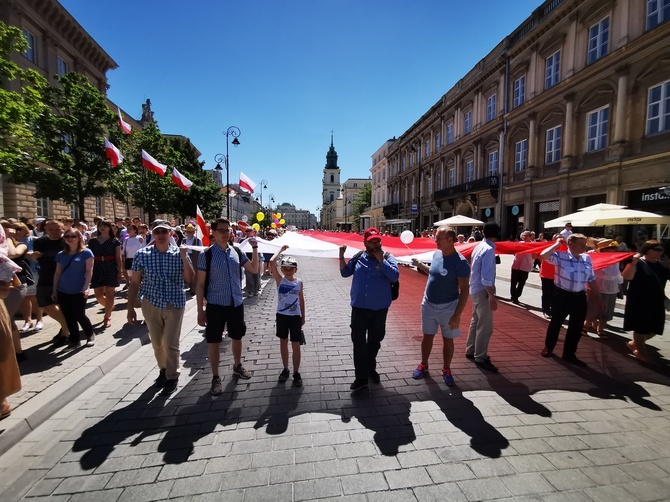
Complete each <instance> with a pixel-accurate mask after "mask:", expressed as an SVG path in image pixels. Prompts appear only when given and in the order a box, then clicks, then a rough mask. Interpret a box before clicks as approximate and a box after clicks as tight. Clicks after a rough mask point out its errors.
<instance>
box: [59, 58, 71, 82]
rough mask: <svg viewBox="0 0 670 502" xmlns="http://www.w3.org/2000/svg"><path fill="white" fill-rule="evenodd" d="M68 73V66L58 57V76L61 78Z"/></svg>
mask: <svg viewBox="0 0 670 502" xmlns="http://www.w3.org/2000/svg"><path fill="white" fill-rule="evenodd" d="M69 71H70V65H69V64H68V62H67V61H65V60H64V59H63V58H62V57H60V56H58V76H59V77H62V76H63V75H65V74H66V73H67V72H69Z"/></svg>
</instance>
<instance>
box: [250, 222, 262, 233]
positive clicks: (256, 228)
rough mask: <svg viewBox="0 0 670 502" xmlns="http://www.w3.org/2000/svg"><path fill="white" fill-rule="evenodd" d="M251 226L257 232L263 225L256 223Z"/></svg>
mask: <svg viewBox="0 0 670 502" xmlns="http://www.w3.org/2000/svg"><path fill="white" fill-rule="evenodd" d="M251 228H253V229H254V230H255V231H256V232H258V231H259V230H260V229H261V226H260V225H259V224H258V223H254V224H253V225H251Z"/></svg>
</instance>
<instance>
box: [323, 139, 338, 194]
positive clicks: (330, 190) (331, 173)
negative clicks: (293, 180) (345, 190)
mask: <svg viewBox="0 0 670 502" xmlns="http://www.w3.org/2000/svg"><path fill="white" fill-rule="evenodd" d="M339 196H340V168H339V167H337V152H336V151H335V147H334V146H333V133H332V132H331V134H330V149H329V150H328V153H327V154H326V167H324V168H323V204H329V203H331V202H332V201H334V200H335V199H337V198H338V197H339Z"/></svg>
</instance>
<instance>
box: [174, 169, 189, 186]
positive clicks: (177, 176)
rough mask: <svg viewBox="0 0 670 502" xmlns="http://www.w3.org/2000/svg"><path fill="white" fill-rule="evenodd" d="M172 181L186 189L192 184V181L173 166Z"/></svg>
mask: <svg viewBox="0 0 670 502" xmlns="http://www.w3.org/2000/svg"><path fill="white" fill-rule="evenodd" d="M172 181H174V182H175V184H176V185H177V186H178V187H179V188H181V189H183V190H188V189H189V188H191V187H192V186H193V182H192V181H191V180H190V179H188V178H187V177H186V176H184V175H183V174H181V173H180V172H179V171H177V169H176V168H174V167H173V168H172Z"/></svg>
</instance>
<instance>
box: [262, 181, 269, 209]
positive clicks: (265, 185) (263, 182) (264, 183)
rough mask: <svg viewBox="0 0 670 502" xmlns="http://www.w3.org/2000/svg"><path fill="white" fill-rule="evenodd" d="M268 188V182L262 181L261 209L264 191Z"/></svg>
mask: <svg viewBox="0 0 670 502" xmlns="http://www.w3.org/2000/svg"><path fill="white" fill-rule="evenodd" d="M264 188H265V189H267V188H268V180H261V208H262V207H263V189H264Z"/></svg>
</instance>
